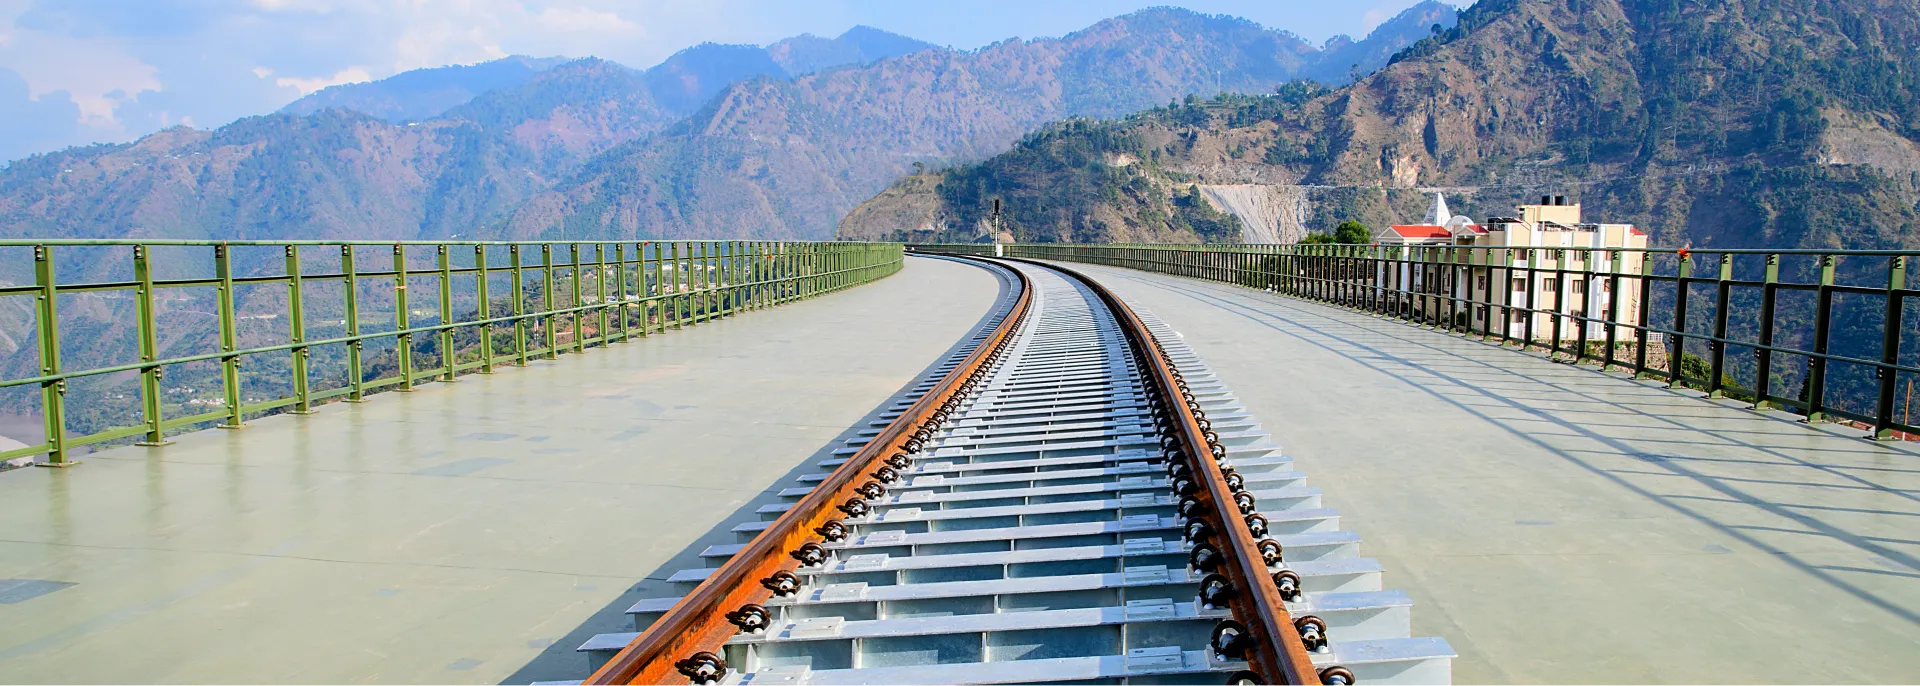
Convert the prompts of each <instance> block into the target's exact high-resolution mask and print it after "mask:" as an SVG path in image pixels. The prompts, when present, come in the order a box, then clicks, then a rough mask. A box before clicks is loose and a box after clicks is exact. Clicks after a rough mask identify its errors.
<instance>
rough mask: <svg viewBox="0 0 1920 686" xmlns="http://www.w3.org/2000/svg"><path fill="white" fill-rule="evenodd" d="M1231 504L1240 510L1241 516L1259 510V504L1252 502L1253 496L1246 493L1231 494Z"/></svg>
mask: <svg viewBox="0 0 1920 686" xmlns="http://www.w3.org/2000/svg"><path fill="white" fill-rule="evenodd" d="M1233 504H1234V505H1235V506H1236V507H1239V508H1240V514H1243V515H1250V514H1253V513H1254V511H1255V510H1258V509H1260V506H1259V504H1258V503H1256V502H1254V500H1253V494H1252V493H1248V492H1246V491H1241V492H1239V493H1235V494H1233Z"/></svg>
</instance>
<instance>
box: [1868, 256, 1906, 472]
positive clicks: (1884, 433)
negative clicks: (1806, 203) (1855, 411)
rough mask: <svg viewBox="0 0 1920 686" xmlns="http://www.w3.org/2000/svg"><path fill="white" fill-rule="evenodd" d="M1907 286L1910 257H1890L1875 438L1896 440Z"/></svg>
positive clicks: (1876, 372) (1874, 430)
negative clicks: (1896, 390)
mask: <svg viewBox="0 0 1920 686" xmlns="http://www.w3.org/2000/svg"><path fill="white" fill-rule="evenodd" d="M1906 289H1907V258H1906V256H1904V255H1896V256H1893V257H1891V258H1888V259H1887V309H1886V315H1885V318H1884V319H1882V320H1880V321H1881V324H1880V329H1881V339H1880V364H1881V366H1878V367H1875V368H1874V375H1875V376H1876V377H1878V378H1879V381H1880V398H1879V402H1876V403H1875V404H1874V412H1873V437H1874V438H1875V439H1878V440H1882V441H1886V440H1892V439H1893V396H1894V384H1896V383H1897V382H1898V381H1899V378H1900V375H1899V374H1898V373H1897V372H1895V371H1894V366H1895V365H1898V364H1900V329H1901V326H1902V324H1903V318H1904V316H1905V314H1906V310H1905V309H1904V304H1903V302H1902V301H1903V300H1904V297H1903V294H1902V293H1901V291H1904V290H1906Z"/></svg>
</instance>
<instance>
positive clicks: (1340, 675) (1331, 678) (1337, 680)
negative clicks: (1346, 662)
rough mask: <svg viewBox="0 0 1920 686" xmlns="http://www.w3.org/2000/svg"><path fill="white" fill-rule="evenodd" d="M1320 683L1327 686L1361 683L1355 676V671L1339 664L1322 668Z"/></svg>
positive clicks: (1348, 685)
mask: <svg viewBox="0 0 1920 686" xmlns="http://www.w3.org/2000/svg"><path fill="white" fill-rule="evenodd" d="M1320 683H1323V684H1326V685H1327V686H1353V685H1354V684H1357V683H1360V682H1359V680H1356V679H1354V678H1353V671H1352V670H1349V669H1347V668H1345V667H1341V666H1339V665H1334V666H1332V667H1328V668H1326V669H1322V670H1320Z"/></svg>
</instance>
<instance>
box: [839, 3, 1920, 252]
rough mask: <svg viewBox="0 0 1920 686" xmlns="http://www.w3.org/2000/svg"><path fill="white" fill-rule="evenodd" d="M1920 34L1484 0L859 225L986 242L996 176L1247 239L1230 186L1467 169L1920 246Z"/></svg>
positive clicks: (1107, 229) (1169, 223) (1139, 216)
mask: <svg viewBox="0 0 1920 686" xmlns="http://www.w3.org/2000/svg"><path fill="white" fill-rule="evenodd" d="M1916 39H1920V4H1917V3H1915V2H1914V1H1913V0H1896V1H1888V0H1713V1H1710V2H1709V1H1704V0H1483V1H1482V2H1480V3H1478V4H1477V5H1475V6H1473V7H1472V8H1469V9H1468V10H1466V11H1464V12H1463V13H1462V14H1461V16H1460V23H1459V25H1458V26H1456V27H1455V28H1453V29H1450V30H1448V31H1445V32H1443V33H1442V34H1440V35H1437V36H1433V37H1429V38H1427V39H1424V40H1422V41H1420V42H1418V43H1416V44H1414V45H1413V46H1411V47H1409V48H1408V49H1406V50H1405V51H1403V52H1402V53H1400V54H1399V55H1397V56H1396V57H1395V58H1394V61H1393V63H1392V64H1391V65H1389V66H1387V67H1386V68H1384V69H1381V70H1380V71H1378V72H1377V73H1374V74H1373V75H1371V76H1368V77H1366V78H1364V79H1362V80H1361V81H1359V82H1358V83H1355V84H1352V85H1350V86H1347V87H1343V88H1339V89H1334V90H1325V89H1320V88H1317V87H1314V86H1312V85H1309V84H1293V85H1291V86H1289V87H1286V88H1283V89H1280V92H1278V93H1276V94H1274V95H1271V96H1265V97H1247V96H1233V97H1226V98H1220V99H1215V100H1211V101H1198V100H1194V101H1190V102H1188V103H1186V104H1183V105H1179V106H1173V107H1162V108H1157V109H1154V110H1151V111H1147V112H1143V113H1139V114H1136V115H1134V116H1130V117H1127V118H1125V119H1121V120H1114V121H1072V122H1064V123H1060V124H1056V125H1054V126H1051V127H1048V128H1047V129H1046V130H1044V131H1042V132H1039V133H1036V134H1034V135H1031V136H1029V137H1027V138H1026V139H1025V140H1024V141H1023V142H1022V143H1021V144H1020V145H1018V146H1016V148H1015V149H1014V150H1012V151H1010V152H1008V153H1005V154H1003V155H1000V156H997V157H995V158H993V159H991V160H987V161H985V162H983V163H980V164H978V165H969V166H963V167H959V168H955V169H951V170H947V171H942V172H937V173H929V174H926V175H922V176H918V177H914V178H908V179H905V180H903V181H901V182H899V183H898V184H896V185H895V186H894V187H893V188H891V189H889V190H888V191H886V192H884V193H882V194H881V195H879V196H877V197H875V198H873V199H872V200H870V201H869V202H867V203H866V204H864V205H863V206H861V207H860V208H858V209H856V210H855V211H854V212H852V213H850V214H849V215H848V216H847V217H846V218H845V219H844V220H843V222H842V224H841V227H840V233H841V235H844V236H855V237H879V236H908V235H910V236H913V237H916V238H918V237H935V238H940V239H959V240H972V239H975V238H978V237H980V236H981V221H980V220H981V218H982V216H983V212H984V210H983V208H984V207H986V206H987V205H988V204H989V203H990V201H991V199H992V198H996V197H997V198H1003V199H1005V200H1006V201H1007V203H1008V205H1007V206H1008V212H1009V216H1008V220H1007V222H1006V226H1007V227H1008V228H1010V229H1011V230H1012V231H1013V232H1014V233H1015V235H1016V236H1017V237H1019V238H1021V239H1024V240H1079V241H1121V240H1138V239H1180V240H1198V239H1200V238H1202V237H1205V238H1209V239H1232V238H1234V237H1235V236H1236V235H1237V234H1238V233H1239V232H1240V231H1241V229H1242V225H1241V223H1240V222H1238V221H1234V220H1233V219H1232V218H1228V217H1225V215H1223V214H1222V213H1221V209H1223V208H1224V207H1225V206H1226V205H1225V204H1224V203H1219V202H1217V200H1218V199H1219V198H1220V197H1222V196H1223V195H1234V194H1238V195H1241V196H1248V197H1251V198H1252V199H1253V200H1258V201H1260V202H1261V203H1265V204H1266V205H1267V206H1271V207H1277V208H1279V211H1277V212H1274V213H1272V214H1273V215H1274V216H1272V217H1266V218H1264V221H1271V222H1276V223H1277V224H1279V225H1278V226H1273V225H1269V226H1264V227H1260V228H1263V229H1265V230H1269V231H1279V232H1281V233H1285V232H1286V231H1288V230H1293V231H1298V230H1301V229H1307V228H1313V229H1322V230H1324V229H1328V228H1330V227H1331V226H1332V224H1333V223H1336V222H1338V221H1340V220H1342V219H1349V218H1352V219H1359V220H1362V221H1364V222H1367V223H1369V224H1370V225H1374V226H1379V225H1381V224H1384V223H1389V222H1406V221H1412V220H1416V219H1418V218H1419V217H1420V216H1421V215H1422V214H1423V213H1424V210H1425V208H1426V206H1427V204H1428V203H1430V202H1431V191H1434V190H1445V191H1447V192H1448V201H1449V203H1450V204H1451V205H1453V208H1454V210H1455V211H1456V212H1457V213H1465V214H1469V215H1471V216H1475V217H1485V216H1488V215H1499V214H1510V213H1511V210H1512V206H1513V205H1514V204H1517V203H1518V202H1521V201H1522V200H1524V199H1527V198H1537V197H1538V196H1539V195H1542V194H1565V195H1568V196H1570V197H1571V198H1573V199H1577V200H1578V201H1580V202H1582V203H1583V204H1584V205H1585V207H1586V215H1587V216H1588V217H1590V218H1593V219H1594V220H1601V221H1617V222H1633V223H1636V224H1639V225H1641V226H1642V227H1645V228H1647V229H1648V230H1649V231H1651V232H1652V233H1653V235H1654V240H1655V242H1656V244H1660V245H1667V246H1679V245H1687V244H1692V245H1696V246H1721V247H1760V246H1769V247H1781V248H1787V247H1807V248H1838V247H1846V248H1883V247H1893V246H1907V247H1912V246H1914V245H1917V244H1920V242H1917V241H1920V234H1916V220H1917V219H1920V217H1916V215H1915V211H1914V207H1915V204H1916V202H1920V192H1916V174H1920V145H1917V144H1916V142H1915V141H1916V140H1920V56H1916V53H1914V52H1913V51H1912V50H1910V49H1908V47H1907V46H1910V45H1913V44H1914V41H1915V40H1916ZM1063 189H1071V190H1070V191H1068V192H1063ZM1222 219H1226V220H1227V225H1226V226H1224V227H1223V226H1221V225H1220V223H1219V222H1220V221H1221V220H1222ZM903 230H904V231H905V233H903Z"/></svg>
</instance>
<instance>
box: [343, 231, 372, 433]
mask: <svg viewBox="0 0 1920 686" xmlns="http://www.w3.org/2000/svg"><path fill="white" fill-rule="evenodd" d="M340 273H341V274H343V275H345V278H346V281H345V283H344V288H343V289H342V291H343V293H342V294H343V295H344V296H345V299H346V303H345V305H346V312H345V313H344V314H345V324H344V326H345V327H346V333H347V338H349V339H351V340H349V341H347V388H349V389H350V390H348V391H347V402H350V403H357V402H361V401H364V400H366V399H367V374H366V370H365V369H364V368H363V367H362V366H361V360H360V353H361V349H362V348H363V347H365V346H364V342H363V341H361V340H360V271H359V269H358V268H357V267H356V266H355V265H354V259H353V245H351V244H348V245H342V246H340Z"/></svg>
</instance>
